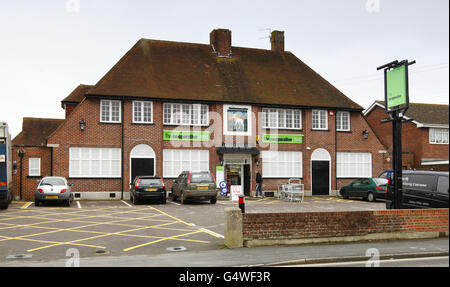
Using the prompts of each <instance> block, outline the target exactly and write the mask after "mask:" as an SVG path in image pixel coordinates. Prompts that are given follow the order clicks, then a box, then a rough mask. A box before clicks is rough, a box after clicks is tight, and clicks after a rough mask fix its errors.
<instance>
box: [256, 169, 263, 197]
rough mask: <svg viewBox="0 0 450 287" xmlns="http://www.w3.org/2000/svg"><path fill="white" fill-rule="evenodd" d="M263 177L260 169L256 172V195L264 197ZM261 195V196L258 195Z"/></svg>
mask: <svg viewBox="0 0 450 287" xmlns="http://www.w3.org/2000/svg"><path fill="white" fill-rule="evenodd" d="M262 183H263V179H262V176H261V174H260V173H259V171H258V172H257V173H256V197H263V193H262ZM258 195H259V196H258Z"/></svg>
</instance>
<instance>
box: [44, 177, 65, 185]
mask: <svg viewBox="0 0 450 287" xmlns="http://www.w3.org/2000/svg"><path fill="white" fill-rule="evenodd" d="M41 185H66V182H65V181H64V180H63V179H61V178H44V179H43V180H42V181H41Z"/></svg>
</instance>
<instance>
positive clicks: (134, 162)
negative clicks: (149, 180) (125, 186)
mask: <svg viewBox="0 0 450 287" xmlns="http://www.w3.org/2000/svg"><path fill="white" fill-rule="evenodd" d="M154 161H155V159H153V158H132V159H131V182H134V179H135V177H136V176H139V175H151V176H152V175H154V174H155V168H154V167H155V164H154Z"/></svg>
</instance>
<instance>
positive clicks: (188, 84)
mask: <svg viewBox="0 0 450 287" xmlns="http://www.w3.org/2000/svg"><path fill="white" fill-rule="evenodd" d="M86 96H95V97H101V96H110V97H131V98H154V99H162V100H167V99H172V100H187V101H208V102H229V103H253V104H260V105H286V106H305V107H329V108H341V109H349V110H360V111H362V110H363V108H362V107H361V106H360V105H358V104H357V103H355V102H353V101H352V100H350V99H349V98H347V97H346V96H345V95H344V94H343V93H342V92H340V91H339V90H338V89H336V88H335V87H334V86H333V85H331V84H330V83H329V82H327V81H326V80H325V79H324V78H322V77H321V76H320V75H319V74H317V73H316V72H314V71H313V70H312V69H311V68H310V67H308V66H307V65H306V64H305V63H303V62H302V61H301V60H299V59H298V58H297V57H295V56H294V55H293V54H292V53H290V52H277V51H271V50H262V49H251V48H241V47H232V57H231V58H221V57H217V56H216V55H215V54H214V53H213V51H212V48H211V46H210V45H205V44H192V43H182V42H169V41H157V40H148V39H141V40H139V41H138V42H137V43H136V44H135V45H134V46H133V47H132V48H131V49H130V50H129V51H128V52H127V53H126V54H125V55H124V56H123V57H122V59H120V60H119V62H118V63H117V64H116V65H115V66H114V67H113V68H112V69H111V70H110V71H109V72H108V73H107V74H106V75H105V76H104V77H103V78H102V79H101V80H100V81H99V82H98V83H97V84H96V85H95V87H93V88H92V89H90V90H89V91H88V92H87V95H86Z"/></svg>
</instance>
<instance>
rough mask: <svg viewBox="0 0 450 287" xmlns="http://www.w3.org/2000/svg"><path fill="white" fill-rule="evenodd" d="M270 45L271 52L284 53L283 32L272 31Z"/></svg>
mask: <svg viewBox="0 0 450 287" xmlns="http://www.w3.org/2000/svg"><path fill="white" fill-rule="evenodd" d="M270 43H271V45H272V51H278V52H284V31H272V33H271V35H270Z"/></svg>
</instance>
